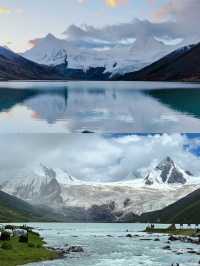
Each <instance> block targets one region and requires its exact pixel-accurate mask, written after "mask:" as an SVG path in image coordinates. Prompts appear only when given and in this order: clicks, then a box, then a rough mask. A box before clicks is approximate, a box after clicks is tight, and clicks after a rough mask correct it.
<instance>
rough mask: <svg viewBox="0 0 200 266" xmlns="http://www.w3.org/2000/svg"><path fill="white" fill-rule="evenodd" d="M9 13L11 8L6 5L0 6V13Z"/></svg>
mask: <svg viewBox="0 0 200 266" xmlns="http://www.w3.org/2000/svg"><path fill="white" fill-rule="evenodd" d="M10 13H11V9H9V8H7V7H0V15H1V14H10Z"/></svg>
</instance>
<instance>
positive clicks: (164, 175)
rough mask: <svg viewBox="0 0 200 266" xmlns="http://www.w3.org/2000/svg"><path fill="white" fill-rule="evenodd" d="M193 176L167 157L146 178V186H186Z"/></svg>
mask: <svg viewBox="0 0 200 266" xmlns="http://www.w3.org/2000/svg"><path fill="white" fill-rule="evenodd" d="M191 176H192V174H191V173H190V172H189V171H184V170H183V169H181V168H180V167H178V166H177V165H176V164H175V163H174V161H173V160H172V159H171V158H170V157H167V158H165V159H164V160H162V161H161V162H160V163H159V164H158V165H157V166H156V167H155V168H154V169H153V170H152V171H151V172H150V173H149V174H148V175H147V177H146V178H145V184H146V185H155V184H182V185H184V184H186V183H187V181H188V180H189V178H190V177H191Z"/></svg>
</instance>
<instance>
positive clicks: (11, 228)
mask: <svg viewBox="0 0 200 266" xmlns="http://www.w3.org/2000/svg"><path fill="white" fill-rule="evenodd" d="M5 229H10V230H14V229H15V226H14V225H11V224H8V225H6V226H5Z"/></svg>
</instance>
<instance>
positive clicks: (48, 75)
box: [0, 47, 62, 80]
mask: <svg viewBox="0 0 200 266" xmlns="http://www.w3.org/2000/svg"><path fill="white" fill-rule="evenodd" d="M61 77H62V76H61V74H60V73H59V72H57V71H56V70H55V69H54V68H52V67H48V66H44V65H39V64H37V63H34V62H32V61H30V60H27V59H25V58H23V57H22V56H20V55H18V54H15V53H13V52H12V51H10V50H8V49H7V48H4V47H0V80H40V79H41V80H44V79H48V80H49V79H60V78H61Z"/></svg>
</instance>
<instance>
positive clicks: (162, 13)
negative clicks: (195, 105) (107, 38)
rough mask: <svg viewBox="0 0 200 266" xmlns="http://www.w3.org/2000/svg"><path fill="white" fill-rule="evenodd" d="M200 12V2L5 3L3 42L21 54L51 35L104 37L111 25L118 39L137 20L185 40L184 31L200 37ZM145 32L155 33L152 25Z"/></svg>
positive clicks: (1, 7) (0, 19) (1, 5)
mask: <svg viewBox="0 0 200 266" xmlns="http://www.w3.org/2000/svg"><path fill="white" fill-rule="evenodd" d="M199 12H200V1H199V0H140V1H138V0H59V1H51V4H49V0H43V1H39V0H35V1H31V0H20V1H19V0H12V1H8V0H1V1H0V23H1V25H3V27H1V30H0V33H1V40H0V43H1V44H3V45H7V46H9V47H10V48H12V49H14V50H16V51H21V50H24V49H27V48H28V47H29V45H30V44H29V45H28V41H29V40H32V39H35V38H41V37H42V36H44V35H46V34H47V33H49V32H51V33H53V34H54V35H56V36H57V37H63V38H66V37H69V36H66V35H69V33H70V37H71V36H72V35H73V37H74V36H75V34H76V33H77V32H79V31H78V30H77V29H80V28H81V30H82V29H84V32H86V34H87V33H88V32H89V33H90V34H91V31H92V32H93V33H95V36H96V35H98V34H99V35H100V36H99V37H101V38H102V32H105V31H107V30H108V25H111V26H110V28H109V29H110V32H111V33H113V32H114V29H115V36H116V32H121V31H122V30H123V31H124V30H125V32H126V33H127V34H126V35H127V36H129V35H131V33H132V31H131V28H132V24H134V19H135V18H137V19H140V20H147V21H148V22H149V23H150V22H156V23H158V24H159V25H160V26H161V29H160V31H163V34H161V35H163V36H165V37H166V38H168V37H170V38H171V37H173V38H174V37H177V36H180V37H183V32H185V35H186V34H189V35H190V34H193V35H195V34H197V35H198V33H197V29H198V28H197V27H196V26H197V25H198V22H199ZM166 21H173V22H175V24H176V25H175V26H174V24H173V23H171V24H168V23H166ZM163 23H164V24H163ZM71 25H73V26H74V27H70V26H71ZM83 25H87V26H83ZM88 25H89V26H88ZM154 28H155V26H154ZM63 32H65V34H64V35H63ZM145 32H147V34H148V33H149V32H152V25H151V23H150V24H148V25H147V26H146V27H145ZM113 34H114V33H113ZM145 34H146V33H145ZM118 35H120V34H118ZM170 35H171V36H170ZM111 37H112V36H111ZM113 38H114V37H113Z"/></svg>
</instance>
